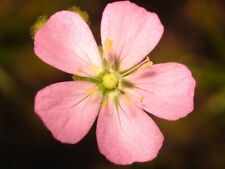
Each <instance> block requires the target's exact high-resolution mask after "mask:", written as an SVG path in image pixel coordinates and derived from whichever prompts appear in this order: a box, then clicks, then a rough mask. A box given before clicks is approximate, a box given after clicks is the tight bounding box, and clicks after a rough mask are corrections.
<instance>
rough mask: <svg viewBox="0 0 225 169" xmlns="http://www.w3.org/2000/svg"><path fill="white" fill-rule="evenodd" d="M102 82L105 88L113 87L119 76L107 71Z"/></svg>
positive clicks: (117, 82) (115, 85)
mask: <svg viewBox="0 0 225 169" xmlns="http://www.w3.org/2000/svg"><path fill="white" fill-rule="evenodd" d="M102 84H103V86H104V87H105V88H106V89H109V90H111V89H114V88H116V87H117V86H118V84H119V78H118V76H117V75H116V74H115V73H107V74H105V75H104V76H103V78H102Z"/></svg>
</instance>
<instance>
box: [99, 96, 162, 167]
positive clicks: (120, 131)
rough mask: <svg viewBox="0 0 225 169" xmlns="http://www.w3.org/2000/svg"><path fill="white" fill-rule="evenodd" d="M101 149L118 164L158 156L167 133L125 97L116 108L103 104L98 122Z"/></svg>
mask: <svg viewBox="0 0 225 169" xmlns="http://www.w3.org/2000/svg"><path fill="white" fill-rule="evenodd" d="M97 141H98V147H99V150H100V152H101V153H102V154H103V155H105V156H106V158H107V159H108V160H110V161H111V162H113V163H116V164H123V165H125V164H131V163H133V162H144V161H149V160H152V159H154V158H155V157H156V156H157V154H158V152H159V149H160V148H161V146H162V143H163V135H162V134H161V132H160V130H159V128H158V127H157V126H156V124H155V123H154V121H153V120H152V119H151V118H150V117H149V116H148V115H147V114H146V113H145V112H143V111H142V110H141V109H140V108H138V107H137V106H136V105H135V104H132V103H129V102H128V101H127V100H126V98H125V96H122V98H121V99H120V105H119V106H118V107H116V106H115V105H114V104H113V103H112V102H111V103H109V104H108V106H107V107H106V106H103V108H102V110H101V112H100V114H99V118H98V122H97Z"/></svg>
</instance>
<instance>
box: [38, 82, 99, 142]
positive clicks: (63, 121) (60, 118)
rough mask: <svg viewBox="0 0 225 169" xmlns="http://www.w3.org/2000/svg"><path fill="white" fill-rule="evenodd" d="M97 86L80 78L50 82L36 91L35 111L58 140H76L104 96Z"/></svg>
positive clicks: (93, 115) (83, 134)
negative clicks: (51, 83) (80, 80)
mask: <svg viewBox="0 0 225 169" xmlns="http://www.w3.org/2000/svg"><path fill="white" fill-rule="evenodd" d="M94 89H95V87H94V85H93V84H91V83H88V82H79V81H74V82H61V83H56V84H53V85H50V86H48V87H46V88H44V89H42V90H40V91H39V92H38V93H37V95H36V98H35V112H36V113H37V114H38V116H39V117H40V118H41V119H42V120H43V122H44V124H45V125H46V127H47V128H48V129H49V130H50V131H51V132H52V134H53V136H54V137H55V138H56V139H57V140H59V141H61V142H64V143H71V144H72V143H77V142H79V141H80V140H81V139H82V138H83V137H84V136H85V135H86V134H87V132H88V131H89V129H90V128H91V126H92V124H93V123H94V121H95V119H96V117H97V114H98V111H99V107H100V102H101V99H100V96H99V94H98V93H97V91H96V93H94ZM90 91H92V92H90Z"/></svg>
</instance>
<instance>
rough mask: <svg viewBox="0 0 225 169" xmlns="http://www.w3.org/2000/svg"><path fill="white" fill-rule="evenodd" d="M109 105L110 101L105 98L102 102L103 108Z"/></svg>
mask: <svg viewBox="0 0 225 169" xmlns="http://www.w3.org/2000/svg"><path fill="white" fill-rule="evenodd" d="M107 107H108V102H107V101H106V100H105V101H103V103H102V108H107Z"/></svg>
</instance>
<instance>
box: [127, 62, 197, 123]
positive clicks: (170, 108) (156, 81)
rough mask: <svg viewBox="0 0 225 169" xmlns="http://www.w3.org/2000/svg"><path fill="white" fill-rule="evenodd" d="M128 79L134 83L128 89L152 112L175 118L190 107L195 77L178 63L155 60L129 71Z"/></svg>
mask: <svg viewBox="0 0 225 169" xmlns="http://www.w3.org/2000/svg"><path fill="white" fill-rule="evenodd" d="M128 80H129V81H132V82H134V84H135V86H136V87H137V88H133V89H132V90H129V91H128V93H129V94H131V95H132V96H134V98H136V100H137V102H138V104H139V105H140V106H141V107H142V108H144V109H145V110H146V111H148V112H149V113H152V114H154V115H155V116H158V117H160V118H164V119H167V120H177V119H179V118H181V117H184V116H186V115H187V114H189V113H190V112H191V111H192V110H193V97H194V89H195V80H194V79H193V77H192V74H191V72H190V71H189V70H188V68H187V67H186V66H184V65H182V64H178V63H164V64H156V65H153V66H152V67H150V68H147V69H145V70H143V71H139V72H137V73H134V74H132V75H131V76H129V77H128Z"/></svg>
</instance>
